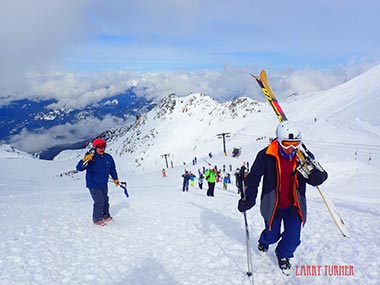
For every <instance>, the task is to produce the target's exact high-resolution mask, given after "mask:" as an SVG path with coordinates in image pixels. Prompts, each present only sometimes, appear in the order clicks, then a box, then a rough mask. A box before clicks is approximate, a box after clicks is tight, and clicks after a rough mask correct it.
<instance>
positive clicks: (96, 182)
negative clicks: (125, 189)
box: [76, 138, 119, 226]
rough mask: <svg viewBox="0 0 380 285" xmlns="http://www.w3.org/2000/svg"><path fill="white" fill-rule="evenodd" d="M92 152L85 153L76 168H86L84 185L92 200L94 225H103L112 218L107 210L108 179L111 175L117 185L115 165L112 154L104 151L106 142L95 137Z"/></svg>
mask: <svg viewBox="0 0 380 285" xmlns="http://www.w3.org/2000/svg"><path fill="white" fill-rule="evenodd" d="M92 146H93V148H94V149H95V152H94V153H87V154H86V155H85V156H84V158H83V159H81V160H80V161H79V162H78V164H77V166H76V169H77V170H78V171H83V170H86V187H87V188H88V189H89V191H90V194H91V197H92V199H93V200H94V206H93V212H92V220H93V223H94V224H95V225H98V226H105V225H106V224H105V223H106V222H109V221H111V220H112V217H111V215H110V212H109V206H110V205H109V197H108V186H107V184H108V179H109V176H110V175H111V177H112V179H113V181H114V183H115V186H118V185H119V179H118V177H117V172H116V166H115V162H114V160H113V158H112V156H111V155H110V154H108V153H105V148H106V146H107V143H106V141H105V140H103V139H100V138H97V139H95V140H94V141H93V142H92Z"/></svg>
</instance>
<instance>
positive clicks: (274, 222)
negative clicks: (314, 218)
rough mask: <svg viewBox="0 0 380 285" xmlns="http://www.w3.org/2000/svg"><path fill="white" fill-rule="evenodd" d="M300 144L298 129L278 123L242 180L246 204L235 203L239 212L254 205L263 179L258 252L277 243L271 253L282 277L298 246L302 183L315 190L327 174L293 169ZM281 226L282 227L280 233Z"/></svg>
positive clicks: (303, 201)
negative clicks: (261, 224)
mask: <svg viewBox="0 0 380 285" xmlns="http://www.w3.org/2000/svg"><path fill="white" fill-rule="evenodd" d="M300 144H301V132H300V131H299V129H298V127H297V126H296V125H295V124H294V123H292V122H289V121H284V122H281V123H280V124H279V125H278V127H277V129H276V139H274V140H273V141H272V142H271V143H270V144H269V146H268V147H266V148H264V149H262V150H261V151H259V153H258V154H257V156H256V159H255V161H254V163H253V165H252V168H251V171H250V172H249V174H248V176H247V177H246V179H245V185H246V189H245V194H246V200H245V201H244V200H242V199H240V200H239V203H238V210H239V211H240V212H245V211H247V210H249V209H250V208H252V207H253V206H254V205H255V204H256V196H257V192H258V187H259V183H260V180H261V178H262V177H263V184H262V194H261V205H260V212H261V215H262V216H263V218H264V221H265V229H264V230H263V231H262V233H261V235H260V238H259V241H258V242H259V244H258V250H259V251H261V252H266V251H267V250H268V248H269V245H271V244H274V243H277V242H278V243H277V247H276V249H275V253H276V256H277V259H278V264H279V267H280V268H281V270H282V271H283V272H284V273H285V274H286V272H287V271H288V270H290V268H291V264H290V261H289V258H292V257H294V252H295V250H296V248H297V247H298V246H299V244H300V243H301V226H303V225H304V223H305V222H306V196H305V192H306V183H308V184H310V185H312V186H318V185H320V184H322V183H323V182H324V181H325V180H326V179H327V172H326V171H325V170H323V169H322V167H319V168H317V167H315V168H314V169H312V170H311V172H310V173H309V174H308V175H305V173H304V172H303V171H302V170H301V169H300V168H297V167H298V166H299V165H298V164H299V160H298V157H297V153H296V148H297V147H299V146H300ZM303 175H305V177H304V176H303ZM281 223H283V224H284V231H283V232H282V233H281Z"/></svg>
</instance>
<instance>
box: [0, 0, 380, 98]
mask: <svg viewBox="0 0 380 285" xmlns="http://www.w3.org/2000/svg"><path fill="white" fill-rule="evenodd" d="M378 15H380V1H377V0H362V1H360V2H359V1H357V0H335V1H331V0H329V1H328V0H307V1H304V0H291V1H290V0H289V1H285V0H266V1H257V0H233V1H232V0H191V1H190V0H128V1H121V0H107V1H103V0H80V1H78V0H56V1H50V0H34V1H29V0H3V1H1V2H0V39H1V43H2V44H1V45H0V62H1V63H2V64H1V66H0V95H1V96H4V94H5V95H6V94H8V93H11V94H13V95H14V94H17V93H20V94H22V93H23V92H24V91H23V90H22V89H24V90H29V89H30V84H32V85H33V84H34V85H35V82H32V83H31V82H30V81H31V80H30V74H31V73H32V74H34V73H43V74H49V73H52V74H53V75H52V78H53V79H54V76H55V75H54V74H55V73H56V72H66V73H74V74H78V73H83V74H86V75H88V74H97V75H99V74H102V73H105V72H115V71H120V70H122V71H129V72H143V73H149V72H193V71H197V70H203V71H204V70H219V71H221V72H222V73H223V72H224V71H223V70H225V67H226V66H233V67H236V68H237V69H239V68H242V67H244V68H246V70H250V71H251V72H255V70H256V71H257V70H259V69H262V68H264V69H267V70H271V71H272V70H275V71H279V70H285V71H286V70H303V69H308V70H310V69H311V70H318V71H322V70H326V69H329V70H331V69H337V68H338V69H340V73H343V72H345V71H342V66H343V68H344V67H345V66H346V65H350V66H351V67H352V65H353V64H352V62H356V63H357V64H358V65H363V66H364V67H358V68H356V72H354V73H353V74H354V75H355V74H358V71H363V70H366V69H368V68H369V67H371V66H373V65H374V64H377V63H379V60H380V33H379V32H378V26H379V21H378V17H379V16H378ZM228 72H230V71H228ZM239 72H241V71H239ZM230 73H232V74H233V72H230ZM243 73H244V74H245V73H246V71H244V72H243ZM171 74H173V73H171ZM309 74H314V73H312V72H309ZM165 76H166V75H164V77H165ZM338 77H339V79H337V80H336V82H339V81H340V77H342V76H341V75H339V76H338ZM338 77H337V78H338ZM63 78H69V79H68V83H67V84H66V83H65V85H68V84H69V83H70V78H72V77H70V76H63ZM221 78H223V76H221ZM96 80H98V78H95V79H94V81H96ZM123 80H124V79H123ZM77 82H79V80H78V81H77ZM236 84H237V85H238V84H241V82H236ZM44 85H48V84H44ZM93 85H94V84H93V83H91V84H90V83H89V86H93ZM95 85H96V86H98V84H97V83H96V84H95ZM331 85H332V84H330V85H329V86H331ZM15 86H17V88H18V89H20V90H14V89H15ZM322 87H323V88H326V87H328V86H322ZM322 87H321V88H322ZM39 89H40V88H39ZM51 92H53V91H51ZM173 92H174V91H173ZM24 93H25V92H24ZM62 93H65V92H62ZM20 96H21V95H20ZM57 96H58V95H57ZM0 99H1V97H0Z"/></svg>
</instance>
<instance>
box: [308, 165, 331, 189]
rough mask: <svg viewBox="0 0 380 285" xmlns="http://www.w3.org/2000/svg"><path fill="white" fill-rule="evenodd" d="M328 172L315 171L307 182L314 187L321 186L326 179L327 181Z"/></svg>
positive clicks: (310, 174)
mask: <svg viewBox="0 0 380 285" xmlns="http://www.w3.org/2000/svg"><path fill="white" fill-rule="evenodd" d="M327 176H328V175H327V172H326V171H319V170H318V169H313V170H312V171H311V172H310V173H309V178H308V180H307V182H308V183H309V184H310V185H312V186H318V185H321V184H322V183H323V182H324V181H325V180H326V179H327Z"/></svg>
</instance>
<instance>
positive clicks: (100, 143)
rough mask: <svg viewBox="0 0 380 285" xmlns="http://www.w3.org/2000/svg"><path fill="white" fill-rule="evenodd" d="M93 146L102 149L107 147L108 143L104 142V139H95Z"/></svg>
mask: <svg viewBox="0 0 380 285" xmlns="http://www.w3.org/2000/svg"><path fill="white" fill-rule="evenodd" d="M92 146H93V147H95V148H96V147H98V146H100V147H102V146H103V147H106V146H107V143H106V141H105V140H104V139H100V138H97V139H94V141H93V142H92Z"/></svg>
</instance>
